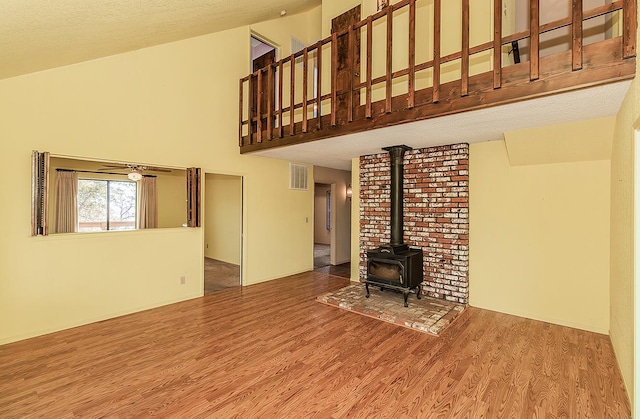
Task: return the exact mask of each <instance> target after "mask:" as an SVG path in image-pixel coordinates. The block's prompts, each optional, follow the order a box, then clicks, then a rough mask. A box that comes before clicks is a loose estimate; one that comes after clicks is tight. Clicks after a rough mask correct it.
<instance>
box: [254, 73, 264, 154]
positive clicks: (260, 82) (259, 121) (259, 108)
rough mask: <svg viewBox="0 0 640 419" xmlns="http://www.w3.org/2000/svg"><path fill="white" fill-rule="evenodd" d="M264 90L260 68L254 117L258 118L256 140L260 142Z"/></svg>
mask: <svg viewBox="0 0 640 419" xmlns="http://www.w3.org/2000/svg"><path fill="white" fill-rule="evenodd" d="M263 93H264V92H263V91H262V69H260V70H258V97H257V100H258V103H257V104H256V107H257V111H256V113H257V115H256V117H257V118H258V122H257V124H256V125H257V128H256V130H257V131H258V132H257V134H258V142H259V143H261V142H262V94H263Z"/></svg>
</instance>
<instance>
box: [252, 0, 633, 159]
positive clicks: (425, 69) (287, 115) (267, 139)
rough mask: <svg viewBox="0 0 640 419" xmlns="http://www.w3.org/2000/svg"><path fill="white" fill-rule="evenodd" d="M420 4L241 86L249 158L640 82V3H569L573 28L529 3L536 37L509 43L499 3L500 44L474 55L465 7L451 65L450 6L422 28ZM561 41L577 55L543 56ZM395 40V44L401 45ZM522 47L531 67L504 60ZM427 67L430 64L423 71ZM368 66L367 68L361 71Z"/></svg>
mask: <svg viewBox="0 0 640 419" xmlns="http://www.w3.org/2000/svg"><path fill="white" fill-rule="evenodd" d="M419 1H421V0H403V1H400V2H398V3H396V4H394V5H392V6H388V7H387V8H385V9H383V10H382V11H380V12H378V13H376V14H375V15H373V16H369V17H368V18H367V19H365V20H362V21H360V22H358V23H356V24H354V25H351V26H350V27H349V28H348V30H345V31H342V32H336V33H333V34H332V35H331V36H330V37H328V38H325V39H322V40H320V41H318V42H317V43H315V44H313V45H311V46H309V47H306V48H304V49H303V50H301V51H298V52H296V53H294V54H292V55H291V56H289V57H286V58H284V59H282V60H280V61H278V62H277V63H274V64H271V65H268V66H267V67H265V68H263V69H261V70H258V71H256V72H254V73H253V74H250V75H248V76H246V77H244V78H242V79H241V80H240V101H239V104H240V109H239V113H240V121H239V144H240V148H241V152H242V153H245V152H251V151H257V150H263V149H267V148H272V147H280V146H286V145H293V144H298V143H303V142H307V141H314V140H319V139H323V138H329V137H333V136H338V135H344V134H349V133H354V132H361V131H366V130H369V129H375V128H381V127H385V126H390V125H395V124H401V123H406V122H412V121H416V120H421V119H427V118H434V117H438V116H443V115H448V114H453V113H458V112H464V111H467V110H474V109H481V108H485V107H488V106H494V105H499V104H505V103H510V102H515V101H520V100H526V99H530V98H535V97H540V96H544V95H549V94H553V93H558V92H563V91H569V90H573V89H579V88H584V87H589V86H594V85H600V84H604V83H610V82H614V81H619V80H625V79H630V78H633V77H634V76H635V56H636V16H637V11H636V7H637V6H636V0H618V1H614V2H612V3H608V4H605V5H603V6H600V7H596V8H593V9H590V10H586V11H583V4H582V0H567V1H569V2H570V3H571V10H572V12H571V16H568V17H565V18H561V19H558V20H554V21H551V22H546V23H541V22H540V15H541V14H540V0H530V10H529V17H530V25H529V28H530V29H527V30H524V31H520V32H517V33H513V34H510V35H507V36H503V29H502V28H503V22H502V11H503V10H502V0H494V1H493V11H492V18H493V22H492V25H493V28H489V30H491V29H492V34H493V35H492V39H490V40H487V41H486V42H481V43H478V44H476V45H473V46H471V45H470V27H473V25H472V23H473V22H474V21H473V20H472V19H471V18H472V17H473V16H472V15H471V13H470V0H457V1H460V2H461V10H462V16H461V19H460V21H461V25H460V26H461V30H462V33H461V34H458V35H459V36H460V39H461V42H460V43H459V44H460V49H459V50H458V51H456V52H452V53H448V54H446V55H442V48H443V47H442V44H443V42H442V41H443V39H444V38H443V30H442V28H443V25H444V24H445V22H443V21H442V6H443V4H444V2H443V0H432V4H433V7H432V9H429V13H430V15H431V16H430V19H429V20H427V21H422V20H420V19H417V17H416V16H417V13H416V10H417V3H418V2H419ZM447 1H451V2H453V1H456V0H447ZM602 16H604V17H606V18H607V19H609V22H615V23H614V24H612V25H608V26H609V29H610V30H609V35H608V36H604V35H603V37H602V38H603V39H602V40H598V41H597V42H592V43H586V42H585V38H584V37H583V32H585V30H584V29H583V25H585V23H586V22H588V21H589V20H591V19H594V18H598V17H602ZM397 19H405V20H404V21H403V22H402V25H398V27H400V26H402V28H401V29H402V31H401V32H399V31H398V29H397V28H394V22H396V21H397ZM484 20H485V21H484V22H480V23H477V24H482V25H486V24H487V23H486V16H484ZM421 25H422V27H421ZM476 26H477V25H476ZM405 27H406V28H405ZM611 27H614V29H613V30H611ZM563 28H564V29H563ZM616 28H617V29H616ZM558 30H564V31H565V32H566V33H565V34H564V35H561V36H565V37H567V39H568V41H567V42H566V44H567V45H568V48H567V49H566V50H563V51H560V52H556V51H554V52H553V53H550V54H548V55H545V54H544V53H541V52H544V50H543V49H541V35H543V34H548V33H551V32H552V31H558ZM616 31H617V32H618V33H617V34H616V33H615V32H616ZM418 32H419V33H420V34H422V35H424V34H427V36H426V39H427V40H425V38H424V37H423V39H419V38H418V37H417V36H416V34H417V33H418ZM394 36H395V37H396V38H398V41H396V43H394ZM447 36H449V35H447ZM544 36H548V35H544ZM400 39H401V40H402V44H400V43H399V42H400V41H399V40H400ZM544 42H547V41H546V40H545V41H544ZM407 43H408V45H407ZM523 43H524V44H527V43H528V52H527V53H526V54H525V55H527V57H526V58H527V60H526V61H522V62H519V63H517V62H516V63H512V62H511V61H513V58H512V56H513V55H512V54H511V53H509V55H507V54H506V51H505V50H509V49H511V48H513V47H514V46H515V47H517V46H518V45H519V44H523ZM340 45H341V47H340ZM340 48H342V50H340ZM401 49H404V50H406V51H407V56H406V57H405V56H402V57H398V53H399V50H401ZM345 50H346V51H347V52H346V54H345V52H344V51H345ZM394 50H395V51H394ZM447 52H448V51H447ZM403 54H404V52H403ZM418 56H420V57H422V58H424V57H426V59H425V60H424V61H422V62H417V61H418V59H417V58H418ZM360 57H365V59H364V60H363V62H360ZM505 57H509V58H508V60H507V59H506V58H505ZM374 59H375V61H374ZM507 61H509V62H507ZM478 63H479V64H478ZM445 67H447V68H446V69H445ZM452 68H453V70H452ZM376 73H377V74H376ZM452 73H453V74H454V76H452ZM345 74H347V75H346V76H345ZM361 74H362V75H361Z"/></svg>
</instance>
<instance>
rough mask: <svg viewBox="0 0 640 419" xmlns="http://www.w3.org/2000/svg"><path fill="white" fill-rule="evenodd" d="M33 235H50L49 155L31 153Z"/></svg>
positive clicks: (36, 152)
mask: <svg viewBox="0 0 640 419" xmlns="http://www.w3.org/2000/svg"><path fill="white" fill-rule="evenodd" d="M31 163H32V164H31V235H32V236H47V235H48V234H49V223H48V220H49V153H48V152H44V153H40V152H38V151H36V150H34V151H33V152H32V153H31Z"/></svg>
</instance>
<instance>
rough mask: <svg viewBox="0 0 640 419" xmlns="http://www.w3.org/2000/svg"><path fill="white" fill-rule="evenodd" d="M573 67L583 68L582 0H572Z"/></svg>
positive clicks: (574, 68) (574, 69)
mask: <svg viewBox="0 0 640 419" xmlns="http://www.w3.org/2000/svg"><path fill="white" fill-rule="evenodd" d="M571 16H572V22H571V33H572V38H573V39H572V41H571V68H572V69H573V71H576V70H580V69H582V0H572V13H571Z"/></svg>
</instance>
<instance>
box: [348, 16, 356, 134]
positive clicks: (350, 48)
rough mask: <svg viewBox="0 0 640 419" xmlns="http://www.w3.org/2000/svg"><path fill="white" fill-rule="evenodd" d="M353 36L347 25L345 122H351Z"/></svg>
mask: <svg viewBox="0 0 640 419" xmlns="http://www.w3.org/2000/svg"><path fill="white" fill-rule="evenodd" d="M353 38H354V34H353V25H349V32H348V33H347V43H348V46H347V48H348V51H349V57H348V63H349V82H348V83H347V88H348V89H349V92H348V93H347V122H353V78H354V77H355V75H354V73H355V64H354V49H353V48H354V44H355V42H354V40H353Z"/></svg>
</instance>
